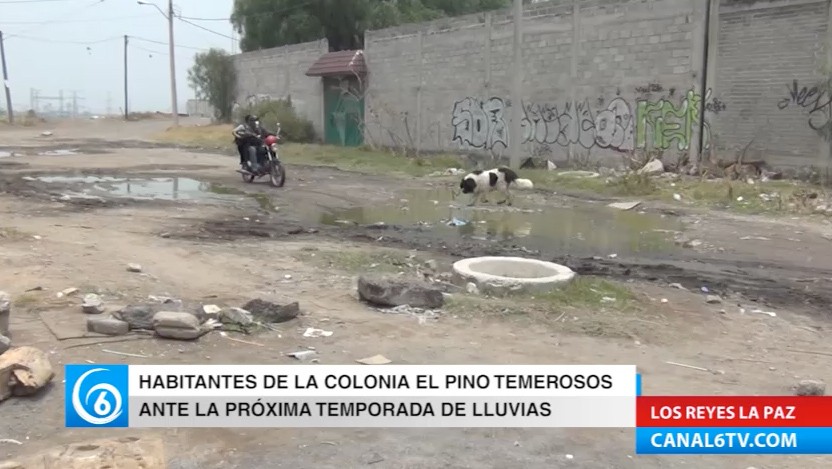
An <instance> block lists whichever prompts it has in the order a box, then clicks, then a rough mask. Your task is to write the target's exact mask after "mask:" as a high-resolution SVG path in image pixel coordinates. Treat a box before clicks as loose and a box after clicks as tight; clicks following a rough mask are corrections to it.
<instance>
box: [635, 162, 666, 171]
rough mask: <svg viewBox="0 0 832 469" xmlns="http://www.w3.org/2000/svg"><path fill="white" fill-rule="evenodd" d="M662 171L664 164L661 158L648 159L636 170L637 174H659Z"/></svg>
mask: <svg viewBox="0 0 832 469" xmlns="http://www.w3.org/2000/svg"><path fill="white" fill-rule="evenodd" d="M663 172H664V164H663V163H662V161H661V160H650V161H649V162H648V163H647V164H646V165H644V166H642V168H641V169H639V170H638V173H639V174H661V173H663Z"/></svg>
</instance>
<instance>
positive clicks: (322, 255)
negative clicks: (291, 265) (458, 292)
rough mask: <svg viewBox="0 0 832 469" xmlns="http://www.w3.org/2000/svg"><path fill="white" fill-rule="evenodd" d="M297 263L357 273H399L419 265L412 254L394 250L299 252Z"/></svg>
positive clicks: (418, 261)
mask: <svg viewBox="0 0 832 469" xmlns="http://www.w3.org/2000/svg"><path fill="white" fill-rule="evenodd" d="M295 257H296V258H297V259H298V260H299V261H302V262H309V263H311V264H314V265H316V266H318V267H323V268H327V269H336V270H340V271H343V272H347V273H351V274H357V273H367V272H373V273H399V272H405V271H411V270H415V268H416V267H417V266H418V265H420V264H421V262H420V260H419V259H418V258H417V257H416V256H415V255H413V254H408V253H406V252H402V251H395V250H373V251H364V250H345V251H301V252H299V253H298V254H296V256H295Z"/></svg>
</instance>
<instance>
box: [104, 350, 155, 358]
mask: <svg viewBox="0 0 832 469" xmlns="http://www.w3.org/2000/svg"><path fill="white" fill-rule="evenodd" d="M101 351H102V352H104V353H112V354H113V355H121V356H123V357H135V358H150V357H148V356H147V355H139V354H138V353H127V352H118V351H115V350H106V349H104V350H101Z"/></svg>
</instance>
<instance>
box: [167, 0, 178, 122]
mask: <svg viewBox="0 0 832 469" xmlns="http://www.w3.org/2000/svg"><path fill="white" fill-rule="evenodd" d="M168 34H169V36H170V38H169V39H168V49H169V51H168V54H169V55H170V99H171V112H172V113H173V126H174V127H178V126H179V106H178V105H177V98H176V60H175V59H174V53H175V51H174V46H173V0H168Z"/></svg>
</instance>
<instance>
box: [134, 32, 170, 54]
mask: <svg viewBox="0 0 832 469" xmlns="http://www.w3.org/2000/svg"><path fill="white" fill-rule="evenodd" d="M128 37H130V38H132V36H128ZM131 47H135V48H136V49H139V50H142V51H145V52H147V53H150V54H155V55H162V56H166V55H168V54H166V53H164V52H159V51H156V50H153V49H148V48H146V47H142V46H137V45H135V44H133V45H132V46H131Z"/></svg>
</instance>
